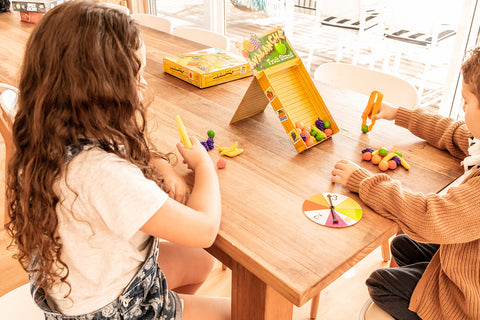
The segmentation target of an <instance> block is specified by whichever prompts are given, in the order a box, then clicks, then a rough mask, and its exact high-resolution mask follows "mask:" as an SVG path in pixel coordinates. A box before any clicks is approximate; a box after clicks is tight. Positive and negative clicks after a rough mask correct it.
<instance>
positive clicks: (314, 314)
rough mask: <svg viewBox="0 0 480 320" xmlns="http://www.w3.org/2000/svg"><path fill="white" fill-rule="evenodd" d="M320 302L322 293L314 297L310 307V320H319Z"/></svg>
mask: <svg viewBox="0 0 480 320" xmlns="http://www.w3.org/2000/svg"><path fill="white" fill-rule="evenodd" d="M319 302H320V293H319V294H318V295H316V296H315V297H313V299H312V304H311V306H310V319H311V320H315V319H317V315H318V303H319Z"/></svg>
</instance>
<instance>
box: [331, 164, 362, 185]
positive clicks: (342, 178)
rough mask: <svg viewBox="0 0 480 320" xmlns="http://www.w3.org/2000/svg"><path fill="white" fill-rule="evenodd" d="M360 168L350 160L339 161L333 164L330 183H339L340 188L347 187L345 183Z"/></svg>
mask: <svg viewBox="0 0 480 320" xmlns="http://www.w3.org/2000/svg"><path fill="white" fill-rule="evenodd" d="M358 168H360V166H358V165H357V164H355V163H353V162H352V161H350V160H340V161H338V162H337V163H336V164H335V167H334V169H333V170H332V175H333V177H332V182H334V183H339V184H341V185H342V186H344V187H345V186H347V181H348V179H349V178H350V176H351V175H352V173H353V172H354V171H355V170H357V169H358Z"/></svg>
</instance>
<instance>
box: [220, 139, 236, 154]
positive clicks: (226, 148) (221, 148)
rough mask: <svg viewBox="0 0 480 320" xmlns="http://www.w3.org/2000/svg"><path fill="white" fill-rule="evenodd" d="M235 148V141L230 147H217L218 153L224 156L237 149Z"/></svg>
mask: <svg viewBox="0 0 480 320" xmlns="http://www.w3.org/2000/svg"><path fill="white" fill-rule="evenodd" d="M237 147H238V141H235V143H234V144H232V145H231V146H230V147H219V148H218V151H220V154H221V155H224V154H225V153H227V152H230V151H233V150H235V149H237Z"/></svg>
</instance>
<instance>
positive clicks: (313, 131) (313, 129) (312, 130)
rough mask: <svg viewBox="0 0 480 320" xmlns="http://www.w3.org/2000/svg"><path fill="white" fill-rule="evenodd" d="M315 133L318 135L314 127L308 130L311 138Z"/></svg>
mask: <svg viewBox="0 0 480 320" xmlns="http://www.w3.org/2000/svg"><path fill="white" fill-rule="evenodd" d="M317 133H318V131H317V130H316V129H315V128H314V127H312V128H311V129H310V135H311V136H315V135H316V134H317Z"/></svg>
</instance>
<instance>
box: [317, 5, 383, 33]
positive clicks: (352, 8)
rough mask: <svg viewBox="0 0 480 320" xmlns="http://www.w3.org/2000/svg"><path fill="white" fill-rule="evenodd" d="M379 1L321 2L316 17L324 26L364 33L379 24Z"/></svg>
mask: <svg viewBox="0 0 480 320" xmlns="http://www.w3.org/2000/svg"><path fill="white" fill-rule="evenodd" d="M380 7H381V5H380V1H379V0H319V1H317V2H316V15H317V18H318V17H322V20H321V24H322V25H324V26H331V27H340V28H345V29H350V30H356V31H363V30H367V29H370V28H371V27H374V26H376V25H377V24H378V23H379V19H378V14H379V11H381V10H380Z"/></svg>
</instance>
